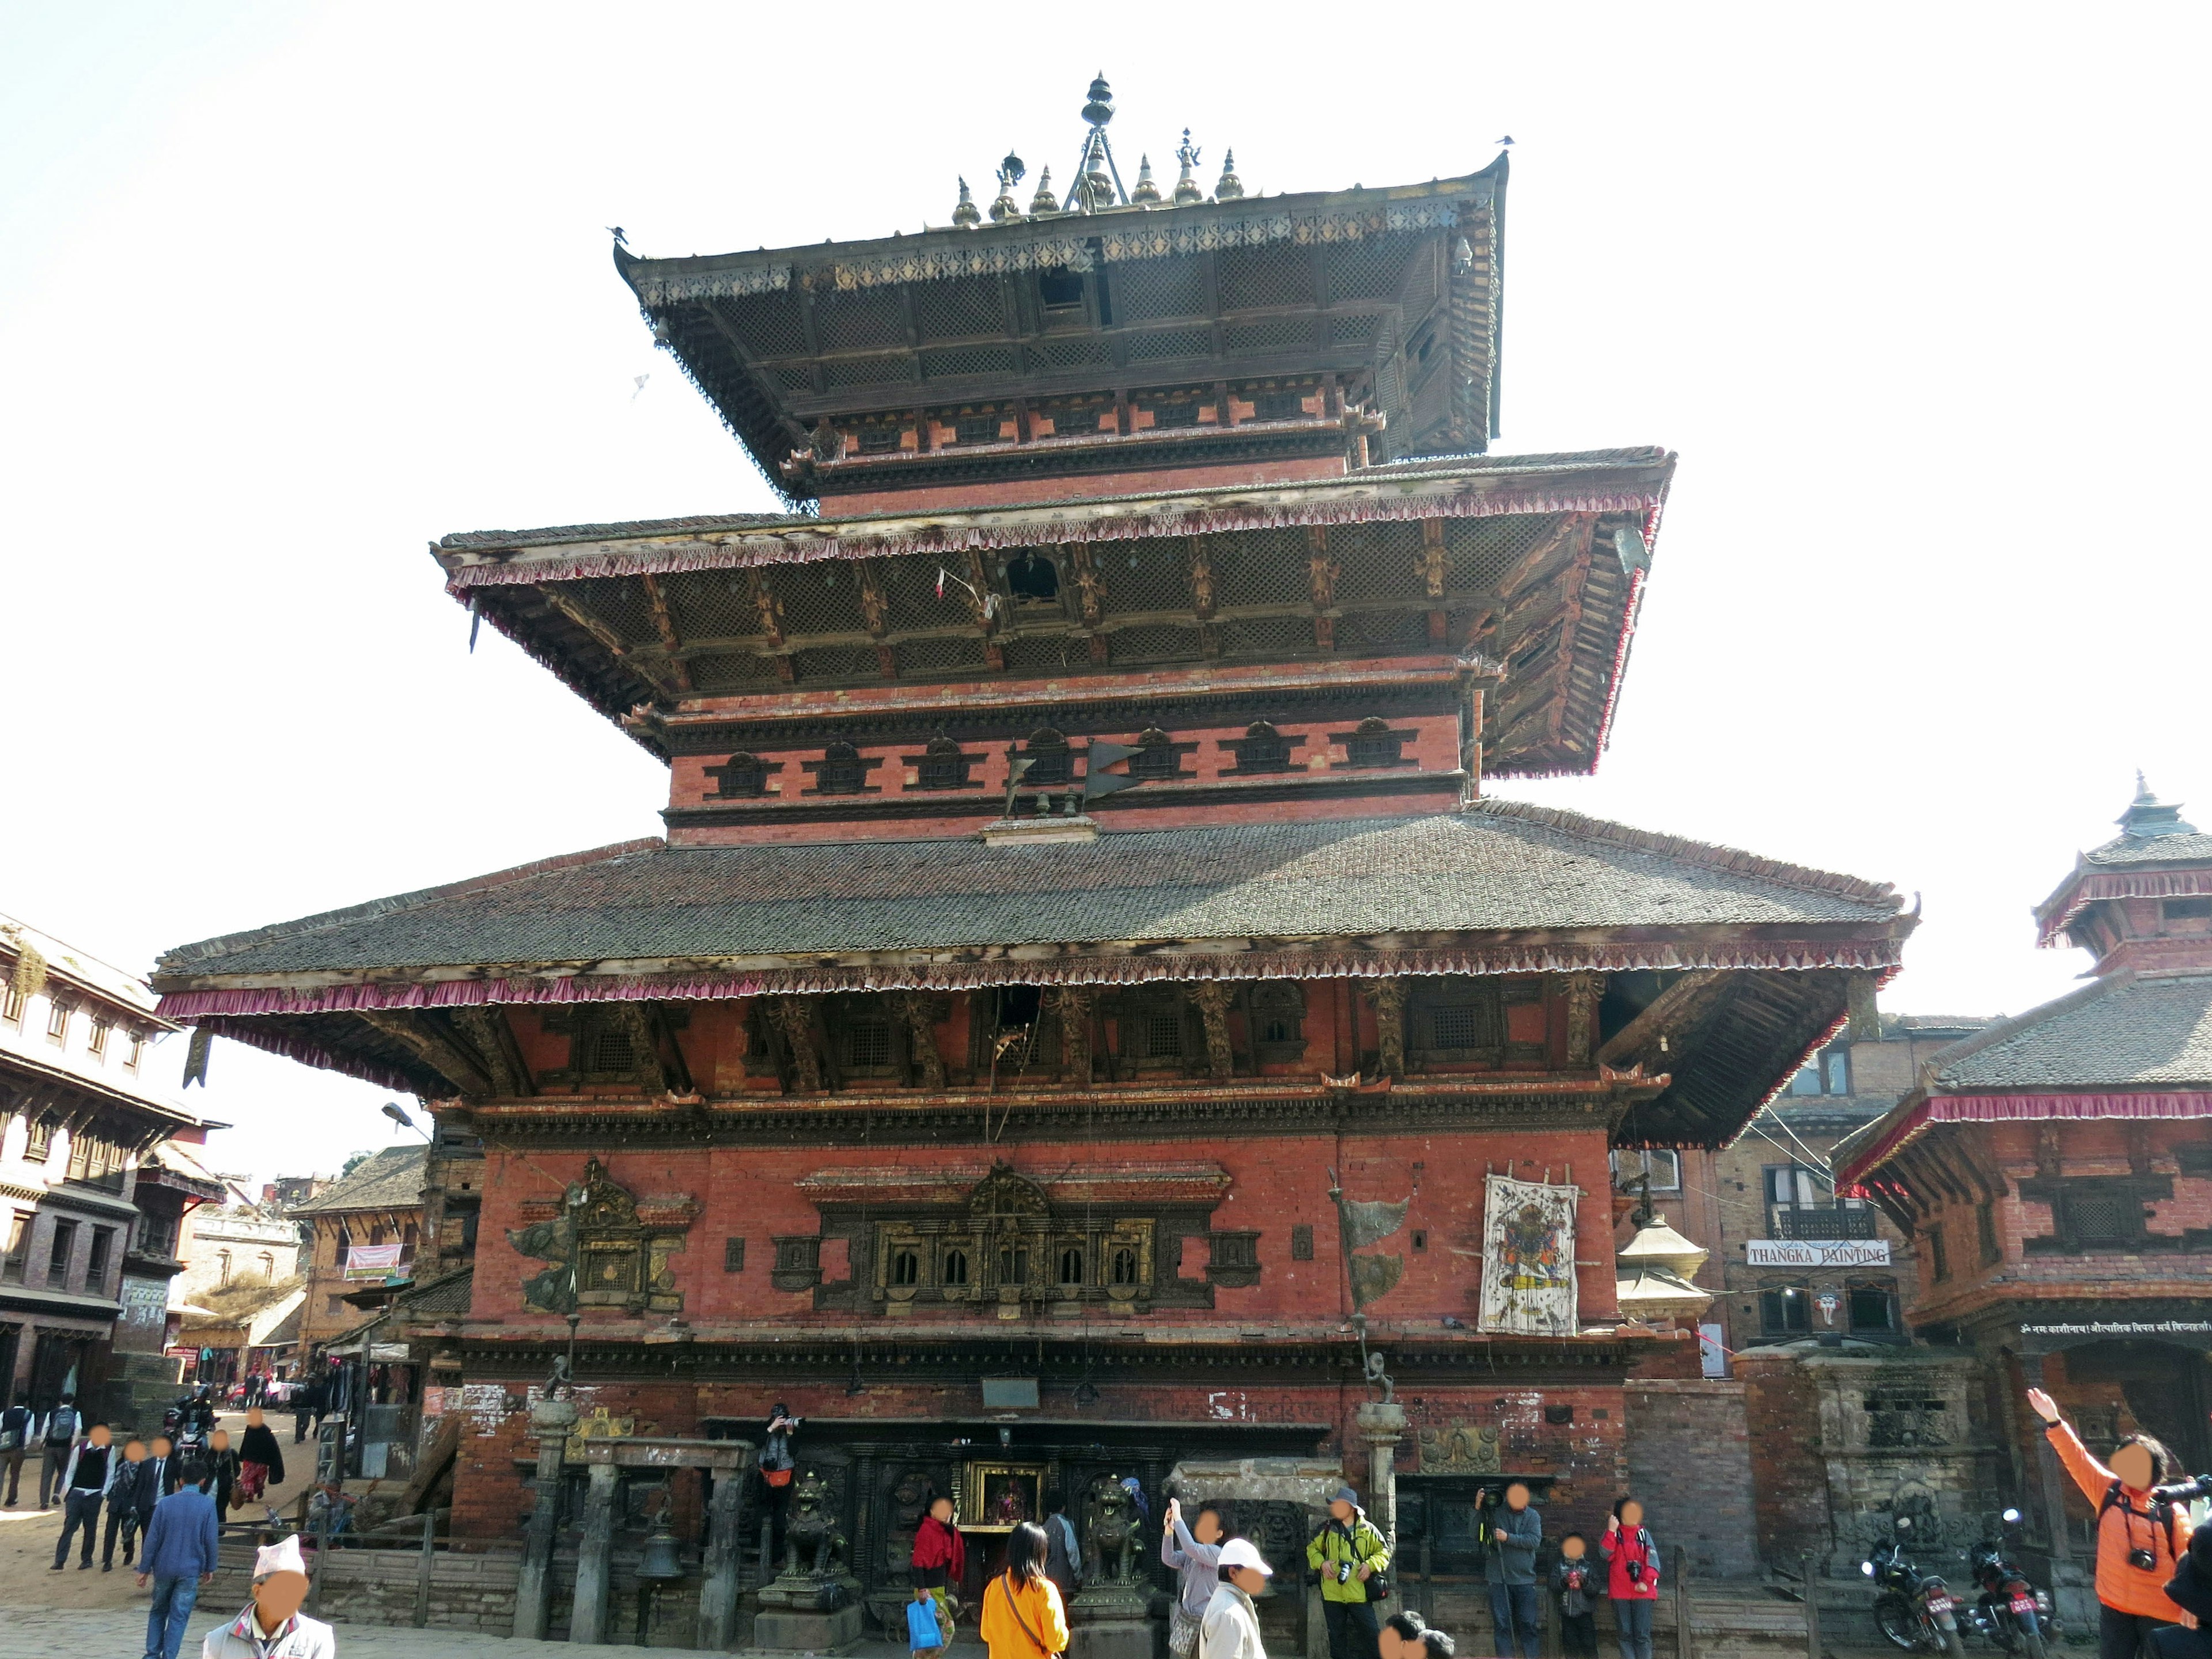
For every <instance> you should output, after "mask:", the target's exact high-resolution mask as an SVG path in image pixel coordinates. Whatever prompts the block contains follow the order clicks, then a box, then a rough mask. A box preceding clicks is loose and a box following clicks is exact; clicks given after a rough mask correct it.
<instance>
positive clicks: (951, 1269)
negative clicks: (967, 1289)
mask: <svg viewBox="0 0 2212 1659" xmlns="http://www.w3.org/2000/svg"><path fill="white" fill-rule="evenodd" d="M938 1278H939V1279H940V1280H941V1281H942V1282H943V1283H945V1284H947V1285H965V1284H966V1283H967V1282H968V1252H967V1251H965V1250H959V1249H953V1250H947V1251H946V1252H945V1263H944V1267H943V1268H942V1270H941V1271H940V1272H939V1274H938Z"/></svg>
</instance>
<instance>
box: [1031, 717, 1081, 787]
mask: <svg viewBox="0 0 2212 1659" xmlns="http://www.w3.org/2000/svg"><path fill="white" fill-rule="evenodd" d="M1022 757H1023V758H1024V759H1025V760H1027V761H1028V762H1029V763H1030V765H1029V770H1028V771H1026V772H1024V774H1023V775H1022V781H1023V782H1024V784H1038V785H1042V784H1064V783H1066V782H1067V781H1068V780H1069V779H1070V778H1071V777H1072V776H1073V769H1074V757H1073V753H1072V751H1071V750H1069V749H1068V746H1067V739H1066V738H1064V737H1062V736H1060V733H1059V732H1055V731H1054V730H1053V729H1052V728H1051V727H1050V726H1040V727H1038V728H1037V729H1036V731H1034V732H1030V740H1029V742H1028V743H1027V744H1024V745H1023V748H1022Z"/></svg>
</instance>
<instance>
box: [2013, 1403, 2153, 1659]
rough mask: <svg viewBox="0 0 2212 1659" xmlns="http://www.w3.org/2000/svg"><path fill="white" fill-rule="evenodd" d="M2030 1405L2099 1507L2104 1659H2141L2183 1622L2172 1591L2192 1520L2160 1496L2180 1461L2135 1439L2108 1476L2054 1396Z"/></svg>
mask: <svg viewBox="0 0 2212 1659" xmlns="http://www.w3.org/2000/svg"><path fill="white" fill-rule="evenodd" d="M2027 1403H2028V1405H2029V1406H2030V1407H2033V1409H2034V1412H2035V1414H2036V1415H2037V1416H2038V1417H2039V1418H2041V1419H2043V1427H2044V1432H2045V1436H2046V1437H2048V1438H2049V1440H2050V1442H2051V1449H2052V1450H2054V1451H2056V1452H2057V1454H2058V1461H2059V1462H2061V1463H2063V1464H2064V1465H2065V1466H2066V1473H2067V1474H2070V1475H2072V1476H2073V1477H2074V1484H2075V1486H2079V1487H2080V1488H2081V1495H2082V1496H2083V1497H2084V1498H2087V1499H2088V1500H2089V1501H2090V1502H2091V1503H2092V1504H2095V1505H2096V1506H2097V1655H2098V1659H2135V1656H2136V1650H2137V1649H2139V1648H2144V1647H2151V1646H2153V1644H2154V1638H2155V1637H2156V1636H2157V1635H2158V1633H2159V1632H2160V1631H2162V1630H2164V1629H2165V1628H2166V1626H2169V1625H2178V1624H2179V1623H2181V1622H2182V1617H2183V1613H2182V1609H2181V1607H2179V1606H2178V1605H2177V1604H2176V1603H2175V1601H2174V1600H2173V1598H2172V1596H2170V1595H2167V1594H2166V1581H2167V1580H2168V1579H2170V1578H2172V1577H2173V1576H2174V1573H2175V1571H2176V1568H2177V1566H2178V1565H2179V1562H2180V1560H2181V1559H2182V1556H2183V1553H2185V1551H2186V1550H2187V1549H2188V1547H2189V1545H2188V1540H2187V1537H2186V1534H2185V1527H2186V1526H2187V1520H2186V1518H2185V1516H2181V1515H2179V1514H2177V1513H2176V1506H2175V1505H2174V1504H2171V1503H2167V1502H2165V1501H2163V1500H2161V1499H2160V1498H2158V1497H2157V1496H2156V1494H2155V1493H2154V1492H2153V1491H2152V1488H2153V1487H2155V1486H2164V1485H2165V1484H2166V1481H2167V1480H2171V1479H2172V1474H2173V1468H2174V1461H2173V1454H2172V1453H2171V1452H2169V1451H2168V1450H2166V1448H2165V1446H2164V1445H2162V1444H2160V1443H2159V1442H2158V1441H2156V1440H2154V1439H2153V1438H2152V1437H2150V1436H2149V1435H2147V1434H2131V1435H2130V1436H2129V1437H2127V1438H2126V1439H2124V1440H2123V1441H2121V1442H2120V1443H2119V1444H2118V1446H2117V1447H2116V1448H2114V1449H2113V1451H2112V1467H2111V1468H2106V1466H2105V1465H2104V1464H2102V1463H2100V1462H2098V1461H2097V1460H2096V1459H2095V1458H2094V1457H2093V1456H2092V1455H2090V1453H2089V1449H2088V1448H2087V1446H2084V1445H2083V1444H2082V1443H2081V1436H2080V1435H2078V1434H2076V1433H2075V1432H2074V1428H2073V1425H2071V1424H2069V1423H2068V1422H2067V1421H2066V1419H2064V1418H2063V1417H2062V1416H2060V1415H2059V1413H2058V1406H2057V1402H2056V1401H2053V1400H2052V1399H2051V1396H2050V1395H2047V1394H2045V1392H2044V1391H2043V1390H2042V1389H2029V1390H2028V1391H2027Z"/></svg>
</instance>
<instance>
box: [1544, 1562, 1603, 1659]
mask: <svg viewBox="0 0 2212 1659" xmlns="http://www.w3.org/2000/svg"><path fill="white" fill-rule="evenodd" d="M1594 1569H1595V1563H1594V1562H1592V1561H1591V1559H1590V1555H1589V1540H1588V1539H1587V1538H1584V1537H1583V1535H1582V1534H1580V1533H1578V1532H1571V1533H1569V1534H1567V1535H1566V1536H1565V1538H1562V1539H1561V1540H1559V1559H1558V1560H1557V1561H1555V1562H1553V1564H1552V1593H1553V1595H1556V1596H1558V1597H1559V1650H1560V1651H1561V1652H1562V1653H1564V1654H1565V1656H1566V1659H1597V1598H1598V1578H1597V1574H1596V1572H1595V1570H1594Z"/></svg>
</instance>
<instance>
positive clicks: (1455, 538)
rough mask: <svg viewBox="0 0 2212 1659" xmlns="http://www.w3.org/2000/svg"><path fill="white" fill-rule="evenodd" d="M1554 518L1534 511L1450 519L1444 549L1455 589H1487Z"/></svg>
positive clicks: (1551, 524) (1476, 590)
mask: <svg viewBox="0 0 2212 1659" xmlns="http://www.w3.org/2000/svg"><path fill="white" fill-rule="evenodd" d="M1553 527H1554V526H1553V520H1550V519H1547V518H1541V517H1539V516H1537V515H1536V514H1534V513H1522V514H1516V515H1514V516H1512V517H1508V518H1500V519H1449V520H1445V523H1444V549H1445V551H1446V552H1447V553H1449V556H1450V563H1451V582H1452V586H1454V587H1455V588H1461V589H1471V590H1473V591H1475V592H1487V591H1488V590H1490V589H1492V588H1494V587H1495V586H1498V578H1500V577H1501V576H1503V575H1504V574H1505V573H1506V572H1507V571H1508V570H1510V569H1511V568H1513V565H1514V563H1515V562H1516V561H1517V560H1519V559H1520V558H1521V557H1522V555H1523V554H1525V553H1527V552H1528V550H1529V549H1530V548H1532V547H1534V545H1535V544H1536V543H1537V541H1538V540H1539V539H1540V538H1542V537H1544V536H1546V535H1547V534H1549V533H1550V532H1551V531H1552V530H1553Z"/></svg>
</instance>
